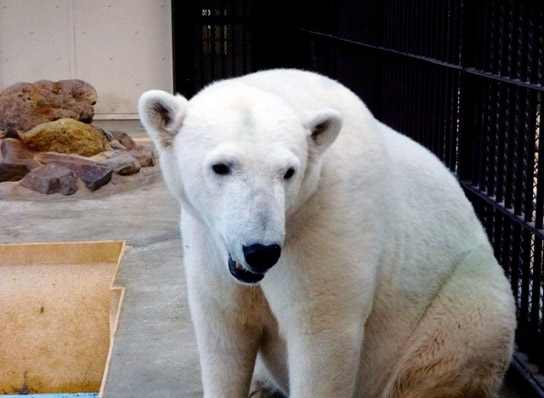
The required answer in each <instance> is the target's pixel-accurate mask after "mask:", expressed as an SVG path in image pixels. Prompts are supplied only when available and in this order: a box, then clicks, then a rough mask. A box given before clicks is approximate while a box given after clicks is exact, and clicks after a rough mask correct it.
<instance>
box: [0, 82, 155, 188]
mask: <svg viewBox="0 0 544 398" xmlns="http://www.w3.org/2000/svg"><path fill="white" fill-rule="evenodd" d="M96 100H97V94H96V91H95V89H94V88H93V87H92V86H91V85H90V84H89V83H86V82H84V81H81V80H61V81H58V82H51V81H48V80H41V81H38V82H35V83H17V84H14V85H12V86H10V87H8V88H6V89H5V90H4V91H2V92H1V93H0V197H2V193H3V192H4V191H3V189H4V188H6V186H7V185H6V184H4V185H2V184H3V183H8V185H9V184H11V185H9V187H10V189H11V188H13V189H15V190H17V187H24V188H26V189H30V190H32V191H35V192H39V193H41V194H44V195H49V194H54V193H60V194H62V195H72V194H74V193H76V192H78V191H81V190H82V189H85V188H86V189H87V191H88V192H94V191H96V190H98V189H100V188H101V187H103V186H105V185H106V184H108V183H110V182H112V183H113V184H115V185H116V184H122V183H124V182H126V181H127V179H129V178H128V177H129V176H132V175H134V174H136V173H139V172H140V170H141V169H142V168H144V167H149V168H153V166H155V157H154V155H153V151H152V150H151V149H150V148H148V147H145V146H141V145H138V144H137V143H136V142H135V141H134V140H133V139H132V138H131V137H130V136H129V135H128V134H126V133H125V132H122V131H111V132H110V131H105V130H103V129H101V128H99V127H96V126H93V125H92V124H90V123H91V122H92V120H93V116H94V109H93V106H94V105H95V103H96ZM142 174H144V175H145V176H147V175H151V174H153V173H142ZM145 176H144V177H145ZM131 181H132V182H134V180H131ZM13 184H15V185H16V186H14V185H13ZM76 196H77V195H76Z"/></svg>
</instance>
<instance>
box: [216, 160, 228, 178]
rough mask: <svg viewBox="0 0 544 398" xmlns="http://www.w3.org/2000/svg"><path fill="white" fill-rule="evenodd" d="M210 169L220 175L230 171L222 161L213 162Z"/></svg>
mask: <svg viewBox="0 0 544 398" xmlns="http://www.w3.org/2000/svg"><path fill="white" fill-rule="evenodd" d="M212 170H213V172H214V173H215V174H219V175H220V176H223V175H226V174H229V173H230V168H229V166H227V165H226V164H224V163H218V164H214V165H213V166H212Z"/></svg>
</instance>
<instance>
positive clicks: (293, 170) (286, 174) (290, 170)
mask: <svg viewBox="0 0 544 398" xmlns="http://www.w3.org/2000/svg"><path fill="white" fill-rule="evenodd" d="M294 174H295V169H293V168H292V167H291V168H290V169H289V170H287V172H286V173H285V175H284V176H283V178H285V179H286V180H288V179H289V178H291V177H293V175H294Z"/></svg>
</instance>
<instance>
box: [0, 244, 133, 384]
mask: <svg viewBox="0 0 544 398" xmlns="http://www.w3.org/2000/svg"><path fill="white" fill-rule="evenodd" d="M123 250H124V242H118V241H110V242H73V243H38V244H13V245H0V394H1V393H4V394H16V393H20V394H25V393H57V392H58V393H60V392H98V391H99V390H100V387H101V383H102V380H103V377H104V370H105V368H106V366H107V361H108V359H109V353H110V348H111V345H112V343H113V337H114V334H115V329H116V326H117V320H118V316H119V310H120V306H121V303H122V298H123V293H124V289H123V288H122V287H113V286H112V284H113V280H114V279H115V275H116V273H117V270H118V267H119V262H120V260H121V256H122V253H123Z"/></svg>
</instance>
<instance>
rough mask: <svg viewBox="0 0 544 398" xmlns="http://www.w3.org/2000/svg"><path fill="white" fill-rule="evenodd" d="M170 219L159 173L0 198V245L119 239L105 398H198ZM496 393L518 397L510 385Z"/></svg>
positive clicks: (173, 210)
mask: <svg viewBox="0 0 544 398" xmlns="http://www.w3.org/2000/svg"><path fill="white" fill-rule="evenodd" d="M97 124H99V125H101V126H103V127H104V128H110V129H118V130H124V131H129V132H130V133H131V135H133V136H135V137H137V138H139V139H140V140H143V141H145V138H144V135H143V130H142V129H141V126H139V123H134V122H113V121H110V122H99V123H97ZM178 217H179V209H178V205H177V203H176V202H175V201H174V199H173V198H171V197H170V195H169V194H168V192H167V190H166V187H165V186H164V183H163V182H162V180H161V179H160V178H157V180H156V181H155V182H153V183H151V184H150V185H147V186H144V187H142V188H139V189H136V190H132V191H129V192H125V193H121V194H117V195H113V196H108V197H102V198H98V199H92V200H73V201H70V200H68V201H58V202H31V201H26V202H24V201H0V243H16V242H46V241H86V240H126V241H127V244H128V249H127V250H126V252H125V255H124V258H123V261H122V266H121V268H120V270H119V274H118V277H117V280H116V284H118V285H120V286H124V287H125V288H126V293H125V300H124V303H123V307H122V312H121V317H120V322H119V326H118V330H117V336H116V339H115V345H114V349H113V354H112V358H111V363H110V369H109V372H108V377H107V382H106V388H105V397H106V398H110V397H112V398H117V397H123V398H124V397H130V398H140V397H141V398H154V397H157V398H171V397H172V398H174V397H176V398H177V397H199V396H202V387H201V383H200V370H199V365H198V353H197V349H196V343H195V337H194V333H193V329H192V326H191V323H190V316H189V310H188V308H187V294H186V287H185V279H184V272H183V269H182V264H181V251H182V250H181V249H182V248H181V241H180V236H179V229H178ZM501 396H502V397H510V398H515V397H520V395H519V394H517V393H515V391H513V389H512V388H511V386H506V388H505V391H504V392H503V394H502V395H501ZM422 398H423V397H422Z"/></svg>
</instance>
